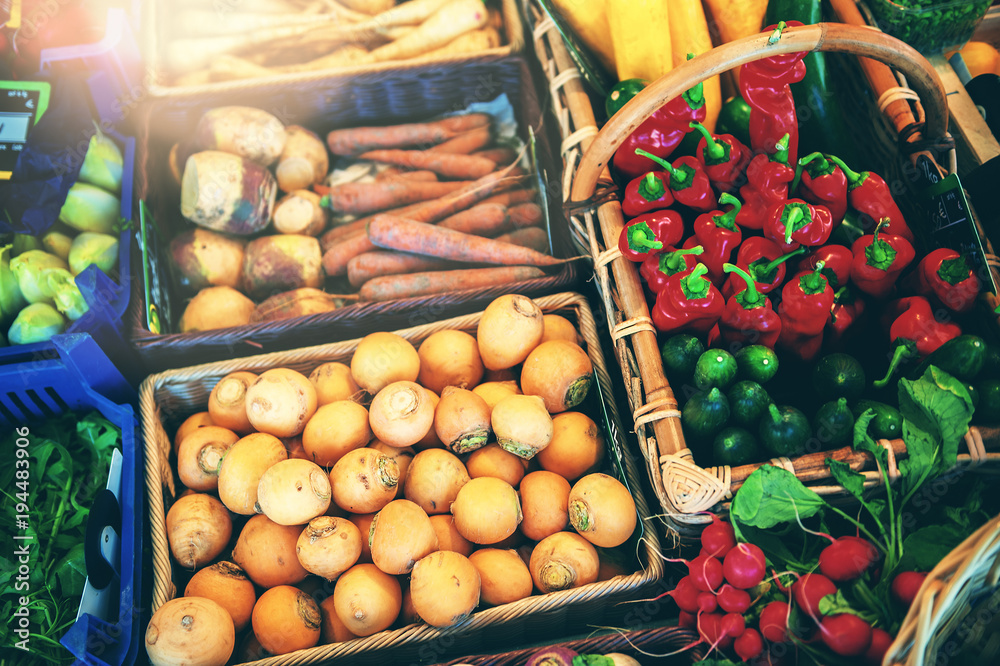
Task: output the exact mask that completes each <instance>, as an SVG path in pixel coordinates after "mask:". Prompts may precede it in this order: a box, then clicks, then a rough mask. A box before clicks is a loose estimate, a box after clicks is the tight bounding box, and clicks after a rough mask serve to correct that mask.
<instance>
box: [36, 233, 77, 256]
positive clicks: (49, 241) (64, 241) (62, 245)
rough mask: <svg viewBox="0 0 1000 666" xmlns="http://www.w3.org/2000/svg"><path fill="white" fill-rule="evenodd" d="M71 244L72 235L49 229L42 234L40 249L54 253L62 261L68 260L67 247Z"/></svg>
mask: <svg viewBox="0 0 1000 666" xmlns="http://www.w3.org/2000/svg"><path fill="white" fill-rule="evenodd" d="M72 246H73V237H72V236H68V235H66V234H64V233H63V232H61V231H55V230H53V229H50V230H49V231H46V232H45V234H44V235H43V236H42V249H43V250H45V251H46V252H48V253H49V254H54V255H56V256H57V257H59V258H60V259H62V260H63V261H69V249H70V248H71V247H72Z"/></svg>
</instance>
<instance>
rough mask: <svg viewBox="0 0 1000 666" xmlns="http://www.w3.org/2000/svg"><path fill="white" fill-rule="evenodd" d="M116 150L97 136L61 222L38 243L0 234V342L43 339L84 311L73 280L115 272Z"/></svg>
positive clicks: (118, 223)
mask: <svg viewBox="0 0 1000 666" xmlns="http://www.w3.org/2000/svg"><path fill="white" fill-rule="evenodd" d="M123 161H124V160H123V157H122V152H121V150H120V149H119V148H118V145H117V144H116V143H115V142H114V141H113V140H112V139H111V138H109V137H107V136H105V135H104V134H102V133H101V132H100V131H97V132H96V133H95V134H94V135H93V136H92V137H91V138H90V142H89V144H88V147H87V152H86V153H85V155H84V159H83V163H82V165H81V166H80V174H79V177H78V179H77V181H76V182H75V183H74V184H73V185H72V186H71V187H70V189H69V192H68V193H67V195H66V203H65V204H64V205H63V207H62V210H60V212H59V220H58V222H56V224H54V225H53V226H52V227H51V228H50V229H49V230H48V231H47V232H45V234H44V235H42V236H41V237H40V238H39V237H35V236H30V235H26V234H6V235H0V345H5V344H7V343H9V344H12V345H19V344H31V343H35V342H44V341H47V340H49V339H51V338H52V336H53V335H57V334H59V333H62V332H64V331H65V330H66V329H67V328H68V327H69V326H71V325H72V323H73V322H75V321H76V320H78V319H79V318H80V317H82V316H83V315H85V314H86V313H87V311H88V310H89V309H90V306H89V305H88V304H87V301H86V300H85V299H84V297H83V294H81V293H80V288H79V287H78V286H77V284H76V280H75V277H76V276H77V275H79V274H80V273H82V272H83V271H84V270H86V269H87V268H88V267H89V266H91V265H94V266H97V268H98V269H100V270H101V271H103V272H104V273H106V274H108V275H116V272H117V269H118V254H119V247H118V245H119V237H120V233H121V229H122V218H121V200H120V198H119V197H120V196H121V186H122V168H123Z"/></svg>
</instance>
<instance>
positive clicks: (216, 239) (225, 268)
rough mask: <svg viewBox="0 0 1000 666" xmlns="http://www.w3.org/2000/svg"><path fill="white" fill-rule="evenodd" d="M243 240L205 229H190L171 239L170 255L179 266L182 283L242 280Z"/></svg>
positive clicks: (194, 285)
mask: <svg viewBox="0 0 1000 666" xmlns="http://www.w3.org/2000/svg"><path fill="white" fill-rule="evenodd" d="M245 246H246V242H245V241H243V240H240V239H236V238H230V237H228V236H224V235H222V234H220V233H216V232H214V231H209V230H208V229H191V230H190V231H185V232H184V233H182V234H180V235H179V236H175V237H174V239H173V240H172V241H170V256H171V258H172V259H173V261H174V265H175V266H176V267H177V268H178V270H179V273H180V276H179V282H180V284H181V286H182V287H186V288H188V289H191V290H193V291H198V290H200V289H204V288H205V287H232V288H233V289H239V288H240V287H241V285H242V283H243V248H244V247H245Z"/></svg>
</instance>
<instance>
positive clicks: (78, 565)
mask: <svg viewBox="0 0 1000 666" xmlns="http://www.w3.org/2000/svg"><path fill="white" fill-rule="evenodd" d="M53 575H54V576H55V578H56V580H58V581H59V591H60V592H61V594H62V595H63V596H64V597H79V596H80V595H81V594H83V586H84V583H86V581H87V564H86V562H84V555H83V542H80V543H77V544H76V545H75V546H73V547H72V548H71V549H70V550H69V552H68V553H66V557H64V558H63V559H62V560H61V561H60V562H59V563H58V564H56V566H55V569H54V574H53Z"/></svg>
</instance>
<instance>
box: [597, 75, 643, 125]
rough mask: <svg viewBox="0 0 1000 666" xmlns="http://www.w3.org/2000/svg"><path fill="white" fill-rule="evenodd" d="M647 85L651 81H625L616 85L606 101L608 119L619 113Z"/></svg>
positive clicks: (605, 108) (605, 107)
mask: <svg viewBox="0 0 1000 666" xmlns="http://www.w3.org/2000/svg"><path fill="white" fill-rule="evenodd" d="M647 85H649V81H647V80H646V79H625V80H624V81H619V82H618V83H616V84H615V85H614V87H613V88H611V92H609V93H608V96H607V97H606V98H605V99H604V110H605V111H606V112H607V114H608V118H610V117H611V116H613V115H615V114H616V113H618V109H620V108H622V107H623V106H625V104H626V103H628V101H629V100H630V99H632V98H633V97H635V96H636V95H638V94H639V91H640V90H642V89H643V88H645V87H646V86H647Z"/></svg>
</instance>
